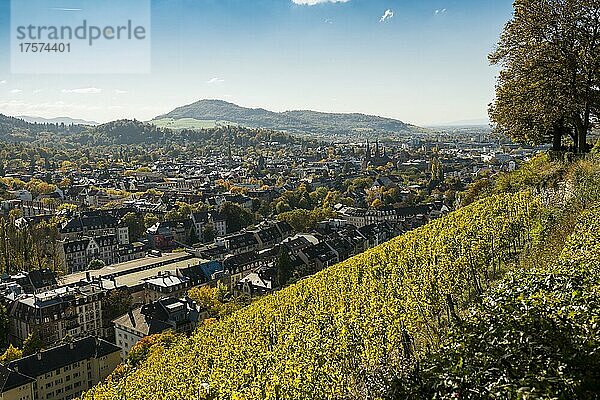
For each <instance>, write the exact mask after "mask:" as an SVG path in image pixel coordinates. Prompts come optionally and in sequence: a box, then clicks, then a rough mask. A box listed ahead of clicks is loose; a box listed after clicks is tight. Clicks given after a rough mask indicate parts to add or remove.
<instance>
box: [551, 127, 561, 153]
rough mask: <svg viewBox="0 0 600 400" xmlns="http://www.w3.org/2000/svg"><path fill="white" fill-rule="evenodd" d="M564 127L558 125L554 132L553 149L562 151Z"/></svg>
mask: <svg viewBox="0 0 600 400" xmlns="http://www.w3.org/2000/svg"><path fill="white" fill-rule="evenodd" d="M562 136H563V128H562V127H561V126H560V125H558V126H556V127H555V128H554V131H553V132H552V150H554V151H560V149H561V147H562Z"/></svg>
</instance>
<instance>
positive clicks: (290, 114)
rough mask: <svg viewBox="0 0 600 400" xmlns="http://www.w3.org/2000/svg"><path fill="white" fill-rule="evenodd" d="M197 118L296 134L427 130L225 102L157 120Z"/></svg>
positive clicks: (187, 107) (175, 112) (372, 119)
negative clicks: (278, 111)
mask: <svg viewBox="0 0 600 400" xmlns="http://www.w3.org/2000/svg"><path fill="white" fill-rule="evenodd" d="M164 118H172V119H175V120H178V119H183V118H193V119H196V120H202V121H209V120H212V121H224V122H227V123H232V124H237V125H242V126H246V127H252V128H265V129H274V130H279V131H285V132H292V133H312V134H328V133H329V134H337V135H354V134H356V133H360V132H363V133H365V132H366V133H379V134H392V133H411V132H422V131H423V129H422V128H419V127H416V126H414V125H410V124H406V123H404V122H402V121H398V120H395V119H391V118H383V117H377V116H373V115H365V114H356V113H354V114H337V113H323V112H316V111H308V110H302V111H286V112H281V113H277V112H273V111H268V110H265V109H262V108H246V107H240V106H238V105H236V104H233V103H229V102H226V101H222V100H200V101H197V102H195V103H192V104H188V105H185V106H182V107H178V108H176V109H175V110H173V111H171V112H169V113H167V114H164V115H161V116H159V117H157V118H156V119H157V120H158V119H164Z"/></svg>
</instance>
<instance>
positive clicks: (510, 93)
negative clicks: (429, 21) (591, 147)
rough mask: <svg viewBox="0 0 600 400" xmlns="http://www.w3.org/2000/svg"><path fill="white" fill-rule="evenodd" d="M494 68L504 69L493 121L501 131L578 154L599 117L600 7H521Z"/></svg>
mask: <svg viewBox="0 0 600 400" xmlns="http://www.w3.org/2000/svg"><path fill="white" fill-rule="evenodd" d="M514 7H515V13H514V17H513V19H512V20H510V21H509V22H508V23H507V25H506V27H505V28H504V31H503V33H502V35H501V37H500V41H499V43H498V47H497V49H496V50H495V51H494V52H492V53H491V54H490V57H489V58H490V62H491V63H492V64H494V65H499V66H500V67H501V68H502V70H501V72H500V76H499V78H498V84H497V86H496V99H495V101H494V103H493V104H492V105H491V106H490V117H491V120H492V122H493V123H494V124H495V126H496V128H497V130H498V131H500V132H502V133H504V134H506V135H507V136H509V137H511V138H513V139H515V140H519V141H523V142H528V143H533V144H539V143H552V144H553V148H554V149H555V150H559V149H560V148H561V142H562V138H563V137H564V136H567V137H571V139H572V141H573V148H574V149H575V151H578V152H585V151H587V150H588V144H587V135H588V133H589V132H590V131H591V129H592V128H593V126H594V123H595V122H596V121H597V119H598V112H599V111H600V89H599V88H600V0H543V1H540V0H515V3H514Z"/></svg>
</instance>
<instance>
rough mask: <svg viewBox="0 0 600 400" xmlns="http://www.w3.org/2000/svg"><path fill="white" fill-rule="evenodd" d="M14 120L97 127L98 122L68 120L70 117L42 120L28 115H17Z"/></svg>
mask: <svg viewBox="0 0 600 400" xmlns="http://www.w3.org/2000/svg"><path fill="white" fill-rule="evenodd" d="M15 118H20V119H22V120H24V121H27V122H30V123H32V124H65V125H71V124H73V125H91V126H95V125H99V123H98V122H95V121H86V120H84V119H77V118H70V117H56V118H43V117H34V116H30V115H19V116H17V117H15Z"/></svg>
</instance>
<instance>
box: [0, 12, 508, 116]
mask: <svg viewBox="0 0 600 400" xmlns="http://www.w3.org/2000/svg"><path fill="white" fill-rule="evenodd" d="M20 1H25V0H20ZM52 1H54V2H55V4H65V6H67V5H68V6H71V5H73V4H76V3H77V1H76V0H64V1H63V2H62V3H61V2H60V1H59V0H52ZM57 2H58V3H57ZM302 2H304V3H317V4H312V5H310V4H297V3H302ZM388 10H389V11H388ZM386 11H387V12H386ZM31 12H32V13H35V12H43V11H41V10H39V11H38V10H32V11H31ZM511 13H512V2H511V0H347V1H338V2H332V1H319V0H152V27H151V38H152V57H151V59H152V61H151V73H149V74H129V75H115V74H41V75H27V74H11V71H10V40H9V35H10V1H9V0H0V113H5V114H10V115H20V114H26V115H36V116H44V117H52V116H70V117H77V118H85V119H91V120H96V121H99V122H104V121H108V120H111V119H116V118H137V119H142V120H146V119H150V118H152V117H154V116H156V115H159V114H161V113H164V112H168V111H170V110H171V109H172V108H174V107H177V106H180V105H183V104H187V103H190V102H193V101H196V100H198V99H202V98H219V99H223V100H227V101H231V102H234V103H237V104H240V105H243V106H249V107H263V108H267V109H271V110H275V111H284V110H289V109H314V110H319V111H331V112H364V113H369V114H377V115H382V116H388V117H393V118H398V119H401V120H403V121H407V122H411V123H415V124H421V125H427V124H434V123H440V122H449V121H456V120H465V119H481V118H485V116H486V108H487V104H488V103H489V102H491V100H492V99H493V90H494V77H495V75H496V73H497V71H496V70H495V69H494V68H492V67H490V66H489V65H488V62H487V59H486V56H487V54H488V53H489V51H490V50H492V49H493V47H494V45H495V42H496V41H497V38H498V35H499V34H500V31H501V29H502V27H503V25H504V24H505V23H506V21H507V20H508V19H509V18H510V17H511ZM392 14H393V15H392ZM384 15H385V18H384ZM117 62H118V61H117Z"/></svg>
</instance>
